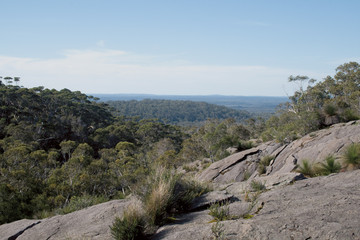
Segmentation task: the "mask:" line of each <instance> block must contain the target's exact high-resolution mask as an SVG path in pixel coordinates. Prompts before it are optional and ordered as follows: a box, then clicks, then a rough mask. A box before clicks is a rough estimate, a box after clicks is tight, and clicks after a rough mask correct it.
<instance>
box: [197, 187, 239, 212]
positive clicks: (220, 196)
mask: <svg viewBox="0 0 360 240" xmlns="http://www.w3.org/2000/svg"><path fill="white" fill-rule="evenodd" d="M232 197H233V195H231V194H228V193H227V192H226V191H212V192H208V193H206V194H204V195H202V196H200V197H197V198H195V199H194V201H193V202H192V204H191V206H190V211H196V210H197V209H203V208H207V207H209V206H210V205H211V204H214V203H219V202H220V203H221V202H225V201H229V200H230V199H231V198H232Z"/></svg>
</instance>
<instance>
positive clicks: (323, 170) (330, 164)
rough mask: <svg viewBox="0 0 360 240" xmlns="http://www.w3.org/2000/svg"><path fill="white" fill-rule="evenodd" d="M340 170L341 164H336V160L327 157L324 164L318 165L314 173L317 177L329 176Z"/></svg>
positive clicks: (330, 156)
mask: <svg viewBox="0 0 360 240" xmlns="http://www.w3.org/2000/svg"><path fill="white" fill-rule="evenodd" d="M340 169H341V164H340V163H338V162H336V158H335V157H334V156H333V155H329V156H327V157H326V158H325V162H322V163H320V164H319V166H318V167H317V168H316V169H315V172H316V174H317V175H329V174H331V173H337V172H339V171H340Z"/></svg>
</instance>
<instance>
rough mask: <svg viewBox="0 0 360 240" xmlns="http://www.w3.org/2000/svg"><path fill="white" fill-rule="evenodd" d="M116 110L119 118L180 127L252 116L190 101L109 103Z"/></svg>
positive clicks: (223, 107)
mask: <svg viewBox="0 0 360 240" xmlns="http://www.w3.org/2000/svg"><path fill="white" fill-rule="evenodd" d="M107 103H108V104H109V105H110V107H112V108H113V109H115V111H114V112H113V113H114V115H117V116H130V117H140V119H152V118H156V119H160V120H162V121H164V122H166V123H171V124H179V125H194V124H197V123H201V122H204V121H206V120H208V119H218V120H225V119H228V118H233V119H235V120H236V121H244V120H245V119H248V118H250V117H251V114H250V113H249V112H247V111H244V110H238V109H232V108H228V107H225V106H220V105H216V104H211V103H207V102H197V101H188V100H164V99H162V100H159V99H148V98H147V99H144V100H140V101H138V100H128V101H107Z"/></svg>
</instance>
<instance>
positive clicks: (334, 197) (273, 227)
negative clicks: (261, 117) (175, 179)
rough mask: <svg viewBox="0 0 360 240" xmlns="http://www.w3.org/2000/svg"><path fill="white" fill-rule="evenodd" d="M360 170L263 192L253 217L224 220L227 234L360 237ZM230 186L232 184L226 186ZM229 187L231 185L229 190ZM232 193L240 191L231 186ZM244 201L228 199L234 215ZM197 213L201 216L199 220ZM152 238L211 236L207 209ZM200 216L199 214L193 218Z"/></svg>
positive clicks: (244, 236) (242, 236)
mask: <svg viewBox="0 0 360 240" xmlns="http://www.w3.org/2000/svg"><path fill="white" fill-rule="evenodd" d="M359 176H360V170H357V171H352V172H344V173H339V174H333V175H330V176H327V177H317V178H311V179H306V180H302V181H298V182H295V183H294V184H292V185H288V186H285V187H279V188H276V189H273V190H271V191H267V192H264V193H262V194H261V195H260V196H259V198H258V199H257V200H256V201H257V202H256V204H257V205H256V206H255V207H254V210H253V212H252V214H253V217H252V218H250V219H244V218H239V219H236V220H228V221H223V222H221V225H222V232H223V234H224V237H225V239H229V240H231V239H259V240H260V239H269V240H272V239H278V240H281V239H284V240H285V239H294V240H296V239H360V228H359V223H358V219H359V214H360V188H359V186H360V178H359ZM227 190H229V191H230V189H227ZM230 192H231V191H230ZM233 193H234V194H238V193H236V192H233ZM242 204H246V202H244V201H238V202H233V203H230V204H229V208H230V213H231V214H232V215H236V214H240V215H241V214H242V213H241V211H246V209H247V207H246V205H245V207H244V205H242ZM199 216H203V217H202V218H201V219H202V221H201V220H199ZM182 219H183V221H181V222H180V223H174V224H172V225H167V226H164V227H162V228H160V229H159V230H158V232H157V234H156V235H155V236H153V239H154V240H155V239H168V240H175V239H211V238H212V237H213V234H212V230H211V227H212V226H213V225H214V224H215V223H211V218H209V215H208V210H204V211H201V212H197V213H196V216H194V213H192V214H189V215H184V216H182ZM194 219H196V220H194Z"/></svg>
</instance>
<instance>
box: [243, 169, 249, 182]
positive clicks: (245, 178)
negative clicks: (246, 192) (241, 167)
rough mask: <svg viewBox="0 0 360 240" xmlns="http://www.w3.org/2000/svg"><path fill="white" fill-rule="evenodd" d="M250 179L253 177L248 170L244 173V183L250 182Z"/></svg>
mask: <svg viewBox="0 0 360 240" xmlns="http://www.w3.org/2000/svg"><path fill="white" fill-rule="evenodd" d="M250 177H251V173H250V172H249V171H247V170H246V171H245V172H244V179H243V181H246V180H248V179H249V178H250Z"/></svg>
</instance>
